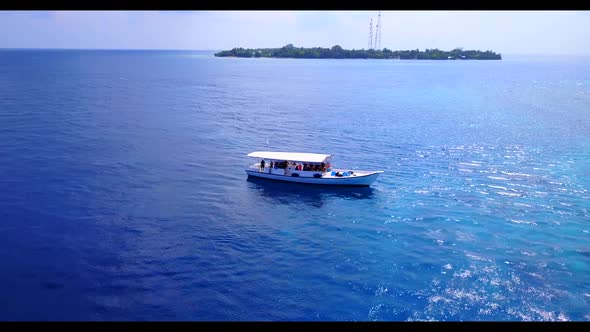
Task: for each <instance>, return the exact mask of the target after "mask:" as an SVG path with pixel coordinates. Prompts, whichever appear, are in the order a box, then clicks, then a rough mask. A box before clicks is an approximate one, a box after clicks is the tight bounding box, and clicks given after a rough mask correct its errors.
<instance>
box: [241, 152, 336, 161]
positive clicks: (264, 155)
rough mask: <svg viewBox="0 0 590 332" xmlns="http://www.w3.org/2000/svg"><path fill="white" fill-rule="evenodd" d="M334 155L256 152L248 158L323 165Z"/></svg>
mask: <svg viewBox="0 0 590 332" xmlns="http://www.w3.org/2000/svg"><path fill="white" fill-rule="evenodd" d="M331 156H332V155H329V154H319V153H299V152H271V151H255V152H251V153H249V154H248V157H253V158H261V159H270V160H287V161H300V162H307V163H321V162H324V161H325V160H326V159H327V158H330V157H331Z"/></svg>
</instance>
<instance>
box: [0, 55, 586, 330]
mask: <svg viewBox="0 0 590 332" xmlns="http://www.w3.org/2000/svg"><path fill="white" fill-rule="evenodd" d="M589 111H590V59H588V58H583V57H578V58H571V57H543V58H533V57H509V56H505V59H504V60H502V61H440V62H438V61H379V60H299V59H231V58H214V57H213V56H212V52H155V51H154V52H149V51H30V50H29V51H27V50H21V51H1V52H0V142H1V143H0V186H1V187H2V190H0V211H1V220H2V222H1V223H0V259H1V260H2V262H3V267H2V273H1V274H0V290H1V291H0V300H1V301H0V303H2V305H0V308H1V309H2V310H0V319H2V320H15V319H16V320H322V321H324V320H328V321H330V320H357V321H372V320H387V321H391V320H394V321H400V320H401V321H405V320H442V321H457V320H476V321H477V320H502V321H503V320H516V321H521V320H535V321H546V320H585V321H587V320H590V282H589V280H590V279H589V278H588V275H590V244H589V243H590V242H589V240H590V192H589V190H590V180H589V179H590V113H589ZM256 150H282V151H301V152H322V153H332V154H334V160H335V161H336V163H337V166H342V167H347V168H348V167H350V168H352V169H381V170H384V171H385V173H384V174H382V175H381V176H380V178H379V179H378V180H377V181H376V182H375V183H374V184H373V186H371V187H370V188H364V189H362V188H353V189H323V188H310V187H307V186H301V185H293V184H282V183H274V182H267V181H250V180H247V178H246V174H245V172H244V170H243V169H244V167H246V166H247V165H248V164H249V162H251V161H250V160H247V158H246V157H245V155H246V154H247V153H248V152H251V151H256Z"/></svg>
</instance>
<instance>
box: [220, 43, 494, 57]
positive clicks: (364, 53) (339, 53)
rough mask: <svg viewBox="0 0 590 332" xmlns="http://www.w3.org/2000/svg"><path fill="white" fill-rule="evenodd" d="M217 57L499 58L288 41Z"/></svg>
mask: <svg viewBox="0 0 590 332" xmlns="http://www.w3.org/2000/svg"><path fill="white" fill-rule="evenodd" d="M215 56H217V57H238V58H297V59H417V60H501V59H502V55H501V54H497V53H495V52H492V51H485V52H483V51H479V50H468V51H465V50H463V49H462V48H456V49H454V50H452V51H448V52H447V51H441V50H439V49H437V48H435V49H426V50H425V51H420V50H419V49H416V50H405V51H392V50H388V49H387V48H384V49H383V50H375V49H370V50H365V49H361V50H355V49H352V50H345V49H343V48H342V47H340V46H339V45H335V46H333V47H332V48H322V47H312V48H303V47H295V46H293V45H292V44H289V45H286V46H283V47H281V48H254V49H252V48H242V47H236V48H233V49H231V50H229V51H221V52H218V53H215Z"/></svg>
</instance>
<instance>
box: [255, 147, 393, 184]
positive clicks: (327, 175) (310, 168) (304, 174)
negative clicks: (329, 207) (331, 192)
mask: <svg viewBox="0 0 590 332" xmlns="http://www.w3.org/2000/svg"><path fill="white" fill-rule="evenodd" d="M248 157H252V158H259V159H260V162H258V163H256V164H254V165H251V166H250V167H248V168H246V173H248V176H253V177H258V178H265V179H271V180H280V181H289V182H298V183H309V184H321V185H336V186H370V185H371V184H372V183H373V182H375V180H377V178H378V177H379V174H381V173H383V171H359V170H346V169H337V168H333V166H332V155H329V154H318V153H296V152H270V151H255V152H252V153H249V154H248Z"/></svg>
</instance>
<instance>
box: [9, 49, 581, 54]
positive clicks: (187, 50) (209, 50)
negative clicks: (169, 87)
mask: <svg viewBox="0 0 590 332" xmlns="http://www.w3.org/2000/svg"><path fill="white" fill-rule="evenodd" d="M262 48H272V47H262ZM279 48H280V47H279ZM0 50H2V51H5V50H45V51H176V52H216V51H223V50H221V49H179V48H75V47H0ZM359 50H363V49H359ZM424 50H426V48H425V49H424ZM392 51H394V50H392ZM500 54H503V55H555V56H563V55H572V56H590V53H500Z"/></svg>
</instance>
